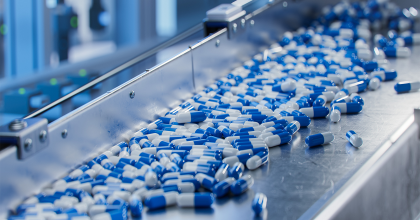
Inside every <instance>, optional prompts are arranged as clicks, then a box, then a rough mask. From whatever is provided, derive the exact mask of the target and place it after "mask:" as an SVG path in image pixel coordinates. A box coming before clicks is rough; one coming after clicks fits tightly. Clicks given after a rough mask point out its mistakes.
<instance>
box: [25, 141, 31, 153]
mask: <svg viewBox="0 0 420 220" xmlns="http://www.w3.org/2000/svg"><path fill="white" fill-rule="evenodd" d="M24 147H25V151H27V152H29V151H31V149H32V139H30V138H28V139H26V140H25V143H24Z"/></svg>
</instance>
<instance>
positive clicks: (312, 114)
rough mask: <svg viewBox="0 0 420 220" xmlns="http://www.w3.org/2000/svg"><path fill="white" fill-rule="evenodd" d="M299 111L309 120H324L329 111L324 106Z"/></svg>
mask: <svg viewBox="0 0 420 220" xmlns="http://www.w3.org/2000/svg"><path fill="white" fill-rule="evenodd" d="M299 111H300V112H302V113H303V114H305V115H306V116H308V117H309V118H325V116H327V115H328V113H330V110H329V109H328V108H327V107H325V106H320V107H310V108H301V109H299Z"/></svg>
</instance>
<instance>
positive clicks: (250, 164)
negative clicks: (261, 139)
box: [246, 151, 268, 170]
mask: <svg viewBox="0 0 420 220" xmlns="http://www.w3.org/2000/svg"><path fill="white" fill-rule="evenodd" d="M267 161H268V151H261V152H259V153H257V154H256V155H254V156H252V157H251V158H249V160H248V161H246V167H247V168H248V169H250V170H255V169H257V168H258V167H260V166H262V165H264V164H266V163H267Z"/></svg>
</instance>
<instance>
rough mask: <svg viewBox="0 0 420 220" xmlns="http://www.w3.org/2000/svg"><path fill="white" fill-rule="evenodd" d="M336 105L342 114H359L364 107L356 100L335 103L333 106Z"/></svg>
mask: <svg viewBox="0 0 420 220" xmlns="http://www.w3.org/2000/svg"><path fill="white" fill-rule="evenodd" d="M334 106H337V107H339V108H340V112H341V113H342V114H357V113H359V112H361V111H362V109H363V106H362V105H361V104H359V103H354V102H348V103H334V104H333V106H332V107H333V108H334Z"/></svg>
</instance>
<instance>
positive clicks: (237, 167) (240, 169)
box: [228, 162, 245, 179]
mask: <svg viewBox="0 0 420 220" xmlns="http://www.w3.org/2000/svg"><path fill="white" fill-rule="evenodd" d="M244 170H245V167H244V164H242V163H241V162H236V163H235V164H233V166H232V167H231V168H230V169H229V170H228V175H229V177H233V178H235V179H239V178H241V177H242V174H243V173H244Z"/></svg>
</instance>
